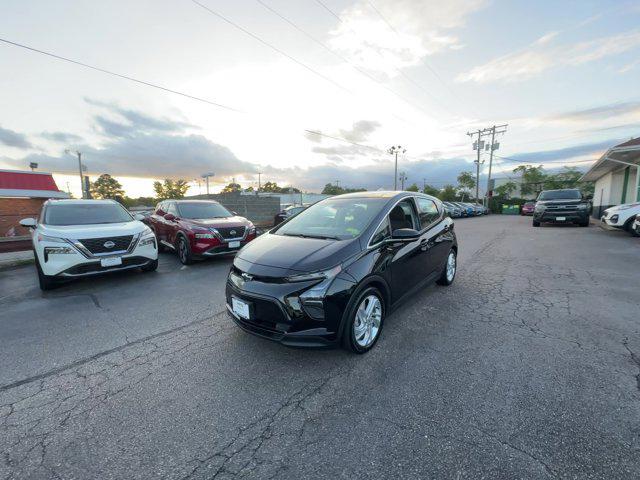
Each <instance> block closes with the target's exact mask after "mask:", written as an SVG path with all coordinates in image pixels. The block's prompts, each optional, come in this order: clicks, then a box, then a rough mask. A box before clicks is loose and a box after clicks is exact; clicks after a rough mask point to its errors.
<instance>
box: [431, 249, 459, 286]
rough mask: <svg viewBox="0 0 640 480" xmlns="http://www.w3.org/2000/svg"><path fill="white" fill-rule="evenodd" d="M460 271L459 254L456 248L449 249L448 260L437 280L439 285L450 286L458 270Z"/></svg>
mask: <svg viewBox="0 0 640 480" xmlns="http://www.w3.org/2000/svg"><path fill="white" fill-rule="evenodd" d="M457 271H458V256H457V255H456V251H455V250H449V254H448V255H447V261H446V263H445V264H444V268H443V269H442V273H441V274H440V278H438V280H436V283H437V284H438V285H443V286H445V287H448V286H449V285H451V284H452V283H453V281H454V280H455V278H456V272H457Z"/></svg>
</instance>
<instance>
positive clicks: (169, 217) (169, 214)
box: [164, 213, 176, 221]
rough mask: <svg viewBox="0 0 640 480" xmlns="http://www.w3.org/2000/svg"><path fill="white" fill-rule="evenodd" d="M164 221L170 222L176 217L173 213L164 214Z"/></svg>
mask: <svg viewBox="0 0 640 480" xmlns="http://www.w3.org/2000/svg"><path fill="white" fill-rule="evenodd" d="M164 219H165V220H168V221H172V220H175V219H176V216H175V215H174V214H173V213H167V214H165V216H164Z"/></svg>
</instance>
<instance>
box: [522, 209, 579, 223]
mask: <svg viewBox="0 0 640 480" xmlns="http://www.w3.org/2000/svg"><path fill="white" fill-rule="evenodd" d="M533 220H534V221H536V222H540V223H586V222H588V221H589V212H588V211H587V210H581V211H576V210H574V211H570V212H563V211H559V210H552V211H548V210H544V211H542V212H534V213H533Z"/></svg>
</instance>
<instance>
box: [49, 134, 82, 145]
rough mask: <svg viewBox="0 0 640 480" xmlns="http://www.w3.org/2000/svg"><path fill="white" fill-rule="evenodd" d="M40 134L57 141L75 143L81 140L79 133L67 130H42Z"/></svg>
mask: <svg viewBox="0 0 640 480" xmlns="http://www.w3.org/2000/svg"><path fill="white" fill-rule="evenodd" d="M40 136H41V137H42V138H45V139H47V140H51V141H53V142H58V143H77V142H80V141H81V140H82V137H81V136H80V135H76V134H74V133H68V132H42V133H41V134H40Z"/></svg>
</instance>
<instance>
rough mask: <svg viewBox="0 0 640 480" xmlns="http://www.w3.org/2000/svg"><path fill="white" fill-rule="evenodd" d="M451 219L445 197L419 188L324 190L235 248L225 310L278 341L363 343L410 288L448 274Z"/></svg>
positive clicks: (451, 269)
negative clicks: (292, 214) (333, 193)
mask: <svg viewBox="0 0 640 480" xmlns="http://www.w3.org/2000/svg"><path fill="white" fill-rule="evenodd" d="M453 226H454V225H453V220H451V218H449V217H447V216H445V213H444V207H443V205H442V202H440V201H439V200H438V199H436V198H434V197H430V196H428V195H423V194H420V193H411V192H361V193H352V194H346V195H339V196H335V197H331V198H328V199H325V200H323V201H321V202H318V203H316V204H315V205H313V206H311V207H309V208H308V209H307V210H305V211H303V212H301V213H299V214H298V215H296V216H295V217H292V218H290V219H288V220H287V221H285V222H283V223H281V224H280V225H278V226H277V227H275V228H273V229H272V230H270V231H269V232H267V233H265V234H264V235H262V236H260V237H258V238H257V239H256V240H254V241H253V242H251V243H250V244H248V245H247V246H245V247H244V248H242V250H240V252H239V253H238V255H237V256H236V257H235V259H234V262H233V266H232V268H231V271H230V272H229V277H228V280H227V286H226V301H227V310H228V312H229V314H230V315H231V318H232V319H233V320H234V321H235V322H236V324H238V325H239V326H240V327H241V328H243V329H244V330H246V331H248V332H250V333H253V334H255V335H259V336H262V337H265V338H268V339H271V340H275V341H278V342H281V343H283V344H285V345H289V346H315V347H319V346H330V345H336V344H341V345H342V346H344V347H345V348H347V349H349V350H351V351H354V352H356V353H364V352H366V351H367V350H369V349H370V348H371V347H373V345H375V343H376V341H377V340H378V338H379V336H380V332H381V330H382V327H383V325H384V319H385V317H386V316H387V315H388V314H389V312H391V311H392V310H393V309H394V308H395V307H396V306H397V305H398V304H400V303H401V302H402V300H404V299H405V298H406V297H407V296H408V295H410V294H411V293H413V292H415V291H416V290H418V289H420V288H421V287H423V286H425V285H426V284H428V283H430V282H433V281H437V282H438V283H439V284H441V285H450V284H451V283H453V281H454V278H455V274H456V256H457V252H458V244H457V240H456V235H455V233H454V229H453Z"/></svg>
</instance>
